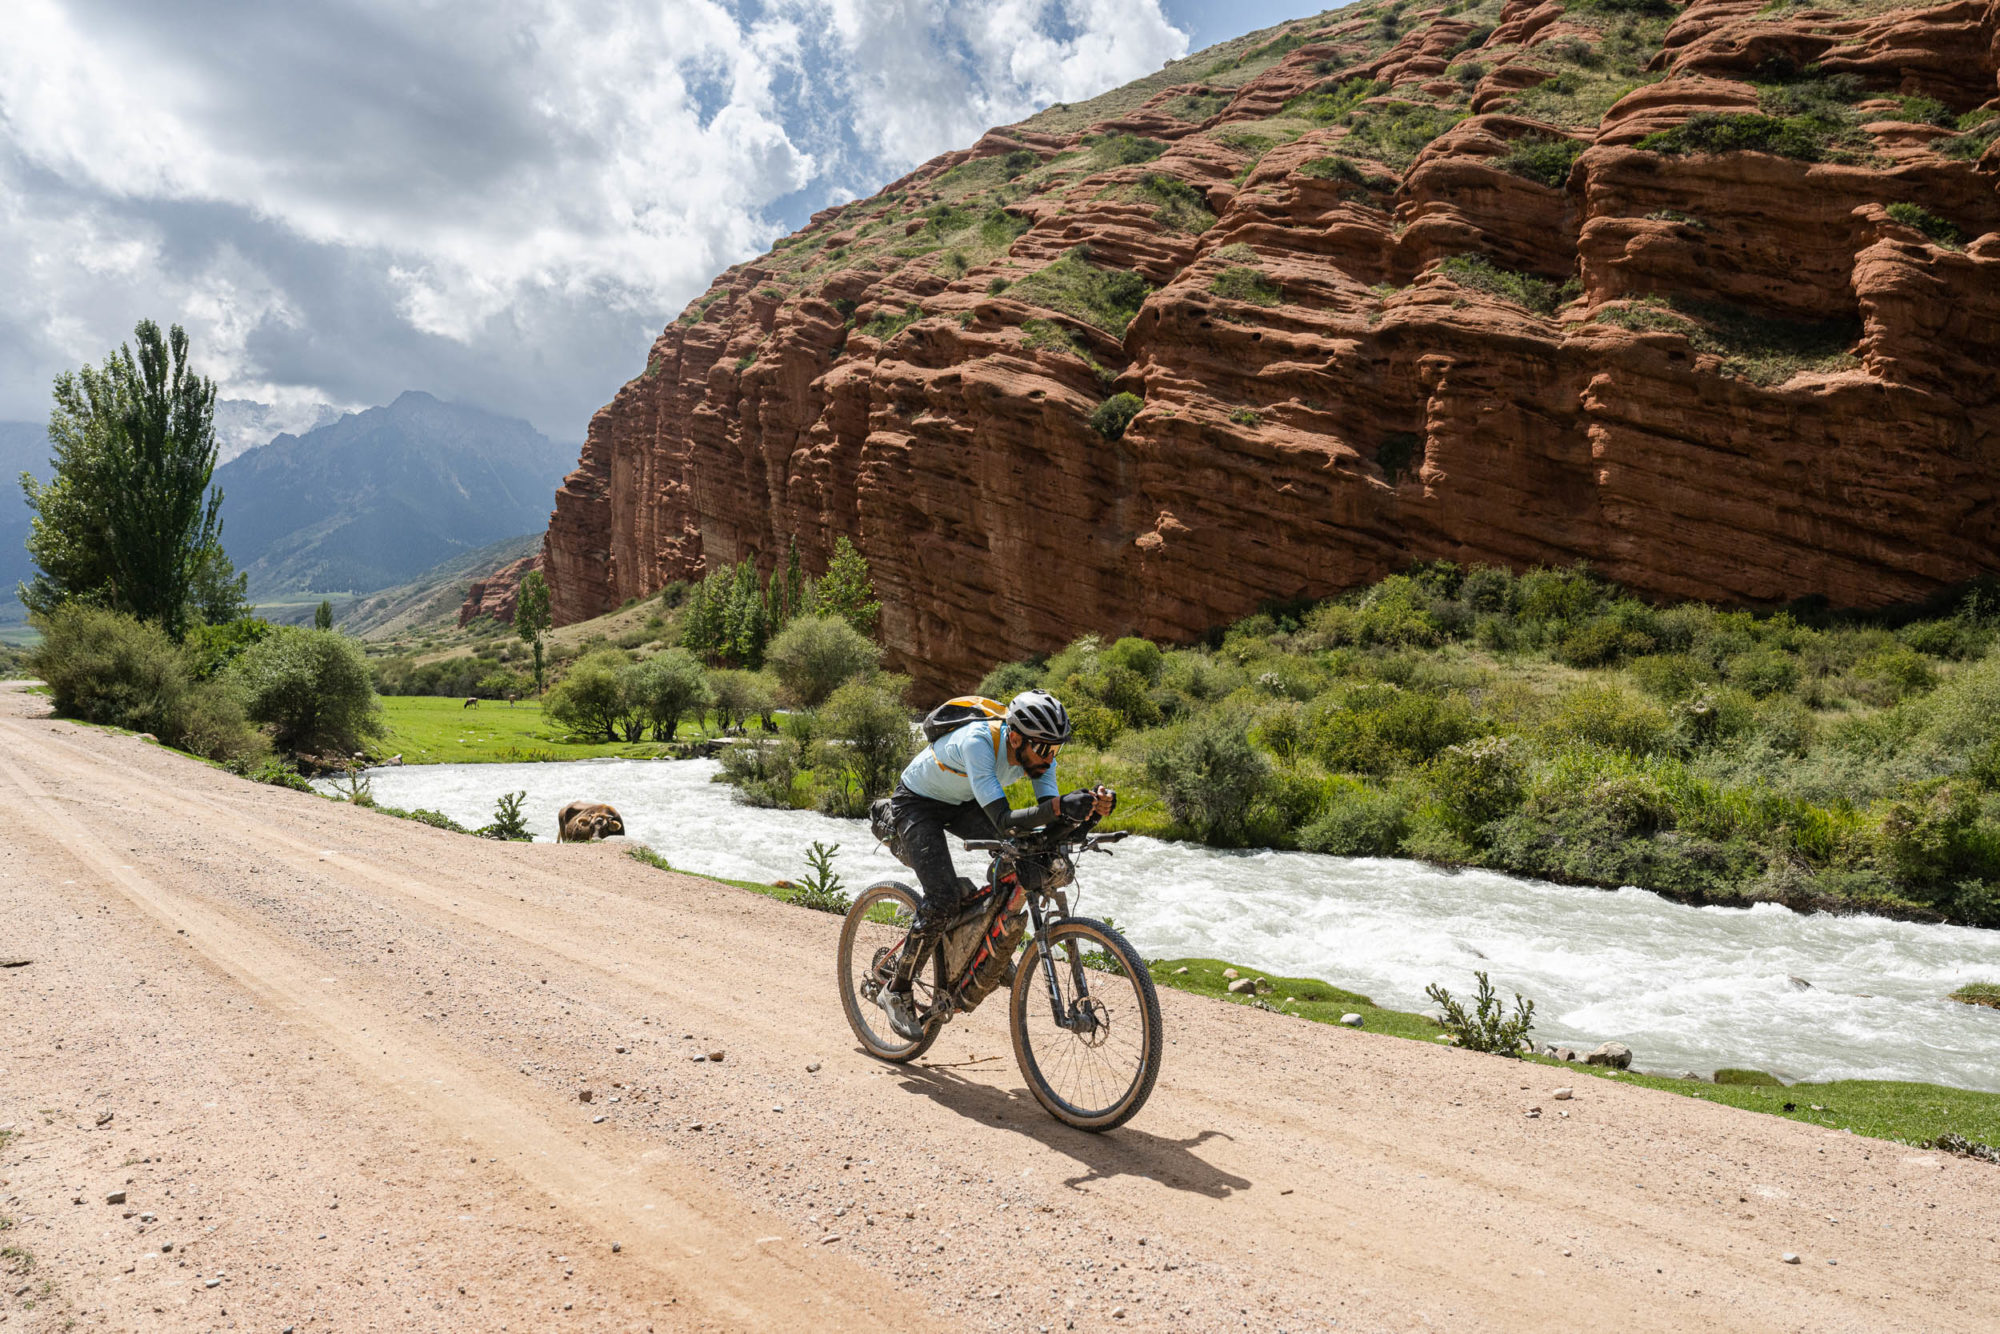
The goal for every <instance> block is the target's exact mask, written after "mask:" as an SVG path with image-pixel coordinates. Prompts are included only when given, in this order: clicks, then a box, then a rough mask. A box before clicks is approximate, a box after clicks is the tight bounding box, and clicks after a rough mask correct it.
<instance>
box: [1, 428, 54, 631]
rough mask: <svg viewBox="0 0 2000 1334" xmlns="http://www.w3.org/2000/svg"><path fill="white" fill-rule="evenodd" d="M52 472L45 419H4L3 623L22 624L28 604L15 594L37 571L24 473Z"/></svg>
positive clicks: (45, 477) (40, 474)
mask: <svg viewBox="0 0 2000 1334" xmlns="http://www.w3.org/2000/svg"><path fill="white" fill-rule="evenodd" d="M24 472H32V473H33V474H35V476H37V477H39V478H41V479H42V480H44V481H47V480H48V476H49V432H48V427H47V426H46V425H45V424H43V423H42V422H0V625H18V624H19V623H21V622H22V621H25V620H26V619H27V617H28V611H27V608H25V607H23V606H22V605H21V604H20V602H19V601H18V600H16V598H15V597H14V585H16V584H19V583H25V582H26V581H27V580H28V579H29V578H31V577H32V576H33V575H34V573H35V563H34V562H33V561H31V560H29V559H28V549H27V547H25V546H24V545H22V544H23V543H25V542H26V541H27V540H28V520H29V518H30V517H31V515H32V513H33V511H31V510H29V508H28V502H27V499H26V498H25V497H24V496H22V494H21V474H22V473H24Z"/></svg>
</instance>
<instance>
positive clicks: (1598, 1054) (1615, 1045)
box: [1583, 1042, 1632, 1070]
mask: <svg viewBox="0 0 2000 1334" xmlns="http://www.w3.org/2000/svg"><path fill="white" fill-rule="evenodd" d="M1583 1060H1584V1064H1586V1065H1608V1066H1610V1067H1611V1068H1612V1069H1614V1070H1629V1069H1630V1068H1631V1066H1632V1049H1631V1048H1630V1047H1628V1046H1626V1045H1625V1044H1624V1043H1622V1042H1606V1043H1603V1044H1602V1045H1600V1046H1599V1047H1598V1048H1597V1049H1596V1050H1595V1051H1593V1052H1591V1053H1590V1055H1588V1056H1586V1057H1584V1058H1583Z"/></svg>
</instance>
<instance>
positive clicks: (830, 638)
mask: <svg viewBox="0 0 2000 1334" xmlns="http://www.w3.org/2000/svg"><path fill="white" fill-rule="evenodd" d="M881 658H882V650H881V649H880V648H879V647H877V646H876V645H875V644H874V643H873V642H872V641H870V640H869V639H868V638H866V637H865V636H863V635H862V634H861V633H860V632H859V631H857V630H855V629H854V627H852V626H851V625H849V624H848V623H847V622H846V621H844V620H842V619H841V618H840V617H838V616H802V617H799V618H798V619H796V620H794V621H792V622H791V623H790V624H788V625H787V626H786V627H785V628H784V629H783V630H780V631H779V632H778V637H777V638H776V639H773V640H772V641H771V643H770V646H769V647H768V648H766V649H765V650H764V660H765V662H767V663H768V664H770V668H771V671H772V672H773V673H774V674H775V675H776V676H777V678H778V685H779V687H780V688H781V689H782V690H783V691H784V693H785V696H786V698H787V699H789V700H791V701H792V703H794V704H796V705H798V706H800V707H803V708H808V709H811V708H817V707H818V706H819V705H820V704H822V703H824V702H825V701H826V699H827V698H828V697H829V696H831V695H832V694H833V692H834V691H836V690H838V689H839V688H840V687H841V686H843V685H845V684H846V683H847V682H849V681H851V680H853V679H854V678H855V677H857V676H863V675H866V674H867V673H869V672H872V671H874V670H875V666H876V664H877V663H878V662H880V661H881Z"/></svg>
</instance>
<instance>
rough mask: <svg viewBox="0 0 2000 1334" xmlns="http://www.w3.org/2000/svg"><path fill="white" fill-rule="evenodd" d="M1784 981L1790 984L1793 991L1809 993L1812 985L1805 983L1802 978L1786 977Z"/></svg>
mask: <svg viewBox="0 0 2000 1334" xmlns="http://www.w3.org/2000/svg"><path fill="white" fill-rule="evenodd" d="M1785 980H1786V981H1787V982H1789V983H1791V984H1792V989H1793V990H1794V991H1811V990H1812V989H1813V984H1812V983H1810V982H1808V981H1806V980H1805V979H1804V978H1803V977H1789V976H1788V977H1786V979H1785Z"/></svg>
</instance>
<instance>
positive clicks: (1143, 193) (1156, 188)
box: [1137, 172, 1215, 236]
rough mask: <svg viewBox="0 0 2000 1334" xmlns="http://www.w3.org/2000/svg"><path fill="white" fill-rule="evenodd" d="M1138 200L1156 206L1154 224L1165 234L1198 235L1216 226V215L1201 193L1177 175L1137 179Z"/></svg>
mask: <svg viewBox="0 0 2000 1334" xmlns="http://www.w3.org/2000/svg"><path fill="white" fill-rule="evenodd" d="M1137 190H1138V194H1139V197H1140V198H1141V199H1144V200H1146V201H1148V202H1150V203H1152V204H1154V205H1156V206H1157V207H1156V208H1155V209H1154V211H1153V221H1155V222H1157V223H1159V224H1160V225H1161V226H1162V227H1165V228H1166V229H1167V230H1168V231H1175V232H1188V233H1191V234H1193V235H1195V236H1199V235H1201V234H1202V233H1203V232H1205V231H1207V230H1208V229H1209V228H1210V227H1213V226H1214V225H1215V214H1213V213H1211V212H1210V211H1209V208H1208V199H1207V197H1206V196H1204V195H1203V194H1202V193H1201V191H1199V190H1197V189H1195V188H1194V187H1193V186H1192V185H1189V184H1188V183H1187V182H1186V181H1183V180H1181V179H1180V178H1179V177H1176V176H1163V175H1161V174H1159V173H1158V172H1149V173H1147V174H1146V175H1144V176H1141V177H1140V178H1139V184H1138V187H1137Z"/></svg>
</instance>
